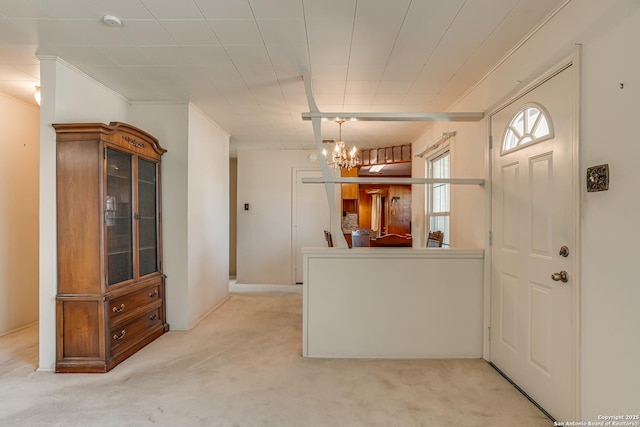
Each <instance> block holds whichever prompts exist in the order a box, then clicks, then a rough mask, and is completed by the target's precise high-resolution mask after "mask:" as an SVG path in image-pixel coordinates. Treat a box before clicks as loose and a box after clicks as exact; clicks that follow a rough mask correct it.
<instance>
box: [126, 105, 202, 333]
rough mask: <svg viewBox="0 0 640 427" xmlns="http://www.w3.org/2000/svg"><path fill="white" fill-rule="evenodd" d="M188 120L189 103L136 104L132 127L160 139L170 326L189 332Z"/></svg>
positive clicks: (163, 231) (167, 306)
mask: <svg viewBox="0 0 640 427" xmlns="http://www.w3.org/2000/svg"><path fill="white" fill-rule="evenodd" d="M188 120H189V104H188V103H186V102H165V103H157V102H135V103H133V104H132V105H131V114H130V123H131V124H132V125H134V126H137V127H139V128H140V129H144V130H145V131H146V132H149V133H150V134H151V135H153V136H154V137H156V138H157V139H158V142H159V143H160V145H161V146H162V147H163V148H165V149H166V150H167V152H166V153H165V154H164V155H163V156H162V227H163V228H162V241H163V244H162V251H163V262H164V266H163V272H164V273H165V274H166V275H167V282H166V296H167V305H166V309H167V322H168V323H169V327H170V328H171V329H173V330H185V329H188V328H189V313H188V312H187V310H186V307H187V306H188V300H187V299H188V293H189V292H188V283H189V278H188V265H189V262H188V241H189V239H188V222H189V220H188V212H187V202H188V193H187V187H188V148H189V143H188V130H189V126H188Z"/></svg>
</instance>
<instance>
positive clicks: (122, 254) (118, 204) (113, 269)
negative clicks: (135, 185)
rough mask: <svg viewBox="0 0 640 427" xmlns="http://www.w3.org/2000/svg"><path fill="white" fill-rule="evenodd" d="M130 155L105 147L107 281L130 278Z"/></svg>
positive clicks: (131, 233)
mask: <svg viewBox="0 0 640 427" xmlns="http://www.w3.org/2000/svg"><path fill="white" fill-rule="evenodd" d="M131 172H132V156H131V155H129V154H126V153H121V152H119V151H116V150H112V149H110V148H108V149H107V195H106V203H105V222H106V224H107V226H106V240H107V283H108V284H109V285H113V284H114V283H119V282H123V281H125V280H130V279H133V232H132V218H131V213H132V212H133V209H132V204H131V201H132V197H131V196H132V181H133V179H132V173H131Z"/></svg>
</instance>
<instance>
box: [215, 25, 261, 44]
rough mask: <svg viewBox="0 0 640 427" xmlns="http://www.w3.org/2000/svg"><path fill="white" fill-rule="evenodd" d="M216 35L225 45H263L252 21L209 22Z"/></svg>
mask: <svg viewBox="0 0 640 427" xmlns="http://www.w3.org/2000/svg"><path fill="white" fill-rule="evenodd" d="M209 24H210V25H211V27H212V28H213V31H214V33H215V34H216V36H217V37H218V40H220V43H222V44H223V45H247V44H262V43H263V42H262V37H260V32H259V31H258V27H257V25H256V23H255V21H253V20H250V19H235V20H209Z"/></svg>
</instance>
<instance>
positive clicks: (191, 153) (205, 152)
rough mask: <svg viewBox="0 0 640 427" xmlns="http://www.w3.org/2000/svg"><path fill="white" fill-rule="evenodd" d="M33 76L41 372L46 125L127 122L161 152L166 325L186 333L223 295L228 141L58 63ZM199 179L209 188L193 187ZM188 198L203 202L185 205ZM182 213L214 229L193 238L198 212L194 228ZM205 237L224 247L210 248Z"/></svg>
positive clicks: (182, 110)
mask: <svg viewBox="0 0 640 427" xmlns="http://www.w3.org/2000/svg"><path fill="white" fill-rule="evenodd" d="M40 75H41V91H42V106H41V111H40V164H39V167H40V184H39V185H40V212H39V215H40V252H39V254H40V257H39V260H40V280H39V286H40V298H39V300H40V369H41V370H52V369H53V368H54V364H55V348H56V343H55V339H56V315H55V296H56V291H57V260H56V256H55V254H56V250H57V247H56V172H55V170H56V143H55V140H56V135H55V131H54V129H53V128H52V127H51V124H52V123H64V122H102V123H109V122H112V121H122V122H128V123H130V124H132V125H134V126H137V127H139V128H141V129H144V130H145V131H147V132H149V133H150V134H151V135H153V136H154V137H156V138H158V140H159V142H160V145H161V146H163V147H164V148H166V149H167V150H168V151H167V153H166V154H165V155H164V156H163V159H162V186H163V189H162V206H163V250H164V266H163V267H164V272H165V273H166V274H167V276H168V279H167V320H168V322H169V324H170V326H171V329H173V330H176V329H188V328H189V327H191V326H192V325H193V323H194V322H195V321H196V320H197V319H198V318H199V317H201V316H202V315H203V314H205V313H206V312H208V311H209V310H211V309H212V308H213V307H215V306H216V305H217V304H219V303H220V302H221V301H224V299H226V298H227V295H228V250H229V249H228V218H229V213H228V203H229V202H228V200H229V189H228V185H229V184H228V183H229V181H228V180H229V177H228V174H229V166H228V158H229V154H228V138H229V136H228V134H227V133H226V132H224V131H223V130H221V129H219V128H218V127H217V126H216V125H215V123H213V122H211V121H209V120H208V119H207V118H206V117H204V116H203V115H202V114H201V113H199V112H198V111H197V110H195V109H193V108H191V107H190V106H189V104H188V103H186V102H182V103H156V102H154V103H145V102H138V103H135V104H134V105H130V103H129V102H128V101H127V100H126V99H124V98H123V97H121V96H120V95H119V94H117V93H115V92H113V91H111V90H110V89H108V88H106V87H105V86H103V85H101V84H100V83H98V82H96V81H95V80H93V79H91V78H89V77H87V76H86V75H84V74H83V73H81V72H80V71H78V70H76V69H74V68H73V67H71V66H69V65H68V64H66V63H65V62H64V61H61V60H59V59H57V58H49V57H43V58H40ZM190 121H193V123H191V124H190ZM190 132H191V133H192V134H191V135H190ZM190 158H191V159H192V160H193V159H195V170H193V171H189V170H188V166H189V159H190ZM200 174H202V175H203V178H202V179H203V180H204V181H206V182H208V183H209V184H210V187H208V188H207V187H203V186H199V185H198V184H197V183H198V182H199V179H200V176H199V175H200ZM193 182H196V184H195V186H194V188H193V189H191V188H190V187H189V185H190V183H193ZM209 192H210V193H209ZM189 196H192V198H193V199H198V198H200V199H201V200H202V201H201V202H198V201H197V200H196V202H194V203H192V204H191V205H189V204H188V202H189ZM189 209H194V210H204V209H209V210H210V211H211V212H212V213H213V217H212V218H210V219H211V220H212V221H213V222H214V223H218V224H219V228H220V229H218V228H216V229H210V228H209V229H206V231H207V233H206V234H205V233H199V232H198V229H200V230H201V231H204V230H205V229H204V228H203V226H202V219H201V218H199V217H198V216H197V214H196V216H195V217H193V218H195V219H194V224H195V225H196V226H194V227H193V228H190V227H189V226H190V223H189V221H190V219H191V218H190V214H189ZM207 227H209V225H208V224H207ZM209 238H213V239H216V240H220V241H224V242H223V243H219V244H215V245H209V243H208V242H207V239H209ZM190 251H191V252H190ZM191 255H194V259H190V256H191ZM203 266H204V267H203ZM208 281H210V282H208Z"/></svg>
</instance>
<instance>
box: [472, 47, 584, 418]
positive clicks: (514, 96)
mask: <svg viewBox="0 0 640 427" xmlns="http://www.w3.org/2000/svg"><path fill="white" fill-rule="evenodd" d="M569 67H575V68H574V70H575V78H574V86H573V88H571V90H572V91H573V119H574V120H573V126H572V136H571V141H570V144H571V152H572V165H571V168H572V171H571V175H572V189H571V191H572V198H573V200H572V206H573V220H574V230H573V232H574V237H575V250H572V253H573V254H574V255H575V261H574V270H575V271H574V272H572V282H573V296H572V301H571V319H572V325H571V332H572V340H571V343H570V346H571V349H570V351H571V360H572V373H571V378H572V384H571V386H572V387H571V388H572V396H571V400H572V408H571V412H572V414H573V419H580V414H581V412H582V411H581V407H580V397H581V393H580V345H581V341H580V334H581V321H580V319H581V310H580V298H581V286H580V282H581V271H582V262H581V261H582V254H581V252H582V251H581V230H582V222H581V213H582V202H583V200H582V198H583V194H582V180H581V179H580V176H581V174H580V167H581V154H580V127H581V126H580V118H581V116H580V105H581V102H580V101H581V99H580V87H581V77H582V75H581V46H580V45H576V47H575V49H574V50H573V52H572V53H571V54H570V55H569V56H567V57H566V58H564V59H563V60H562V61H560V62H558V63H557V64H556V65H555V66H553V67H551V68H549V70H547V72H545V73H543V74H542V75H541V76H539V77H538V78H536V79H534V80H532V81H531V82H529V83H528V84H527V85H525V86H524V87H523V88H521V89H519V90H517V91H514V92H512V93H511V94H510V95H509V96H507V97H505V98H503V99H501V100H500V101H498V102H497V103H495V104H494V105H493V106H492V107H491V108H489V109H487V111H488V113H487V116H486V117H487V119H488V120H487V144H486V150H485V163H486V168H485V170H486V178H485V188H486V189H487V191H486V192H485V200H486V206H487V221H486V227H487V228H486V229H487V230H488V233H486V234H487V236H486V247H487V248H489V250H487V251H486V254H485V268H484V271H485V283H484V287H485V315H484V322H485V324H484V344H483V357H484V359H486V360H487V361H489V362H490V363H491V361H492V358H491V342H490V340H489V331H490V328H491V325H492V323H491V287H492V286H491V284H492V280H493V278H492V276H491V274H492V268H491V266H492V265H493V247H492V245H491V242H490V235H491V233H492V226H491V224H492V220H493V217H492V215H493V212H492V200H493V199H492V193H493V181H492V176H493V173H492V172H493V157H492V153H493V152H492V149H498V148H499V144H498V141H493V142H491V138H492V135H491V129H492V120H493V116H494V115H495V114H497V113H498V112H500V111H501V110H502V109H504V108H505V107H507V106H508V105H511V104H512V103H513V102H515V101H517V100H518V99H520V98H522V97H523V96H525V95H527V94H528V93H529V92H531V91H533V90H534V89H535V88H537V87H538V86H540V85H542V84H543V83H545V82H546V81H548V80H550V79H551V78H553V77H554V76H556V75H558V74H559V73H561V72H562V71H564V70H566V69H567V68H569ZM491 145H493V147H491Z"/></svg>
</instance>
